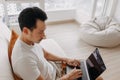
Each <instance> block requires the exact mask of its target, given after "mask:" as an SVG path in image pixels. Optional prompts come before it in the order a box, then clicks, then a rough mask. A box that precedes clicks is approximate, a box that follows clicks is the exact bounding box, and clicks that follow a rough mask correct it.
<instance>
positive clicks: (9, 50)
mask: <svg viewBox="0 0 120 80" xmlns="http://www.w3.org/2000/svg"><path fill="white" fill-rule="evenodd" d="M17 38H18V34H17V33H16V32H15V31H14V30H12V33H11V39H10V42H9V46H8V57H9V62H10V65H11V55H12V49H13V47H14V44H15V41H16V40H17ZM11 68H12V65H11ZM12 74H13V76H14V80H20V79H19V78H18V77H17V76H16V75H15V74H14V72H13V69H12Z"/></svg>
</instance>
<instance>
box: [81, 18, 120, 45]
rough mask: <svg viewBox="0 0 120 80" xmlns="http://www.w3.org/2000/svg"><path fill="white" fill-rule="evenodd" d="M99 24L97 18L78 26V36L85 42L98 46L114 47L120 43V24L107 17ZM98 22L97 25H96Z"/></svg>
mask: <svg viewBox="0 0 120 80" xmlns="http://www.w3.org/2000/svg"><path fill="white" fill-rule="evenodd" d="M107 20H108V21H106V24H104V27H103V25H100V23H99V22H98V21H100V20H97V19H94V20H93V21H88V22H87V23H85V24H82V25H81V26H80V38H81V39H82V40H83V41H85V42H86V43H88V44H90V45H93V46H98V47H115V46H117V45H119V44H120V26H119V24H118V23H117V22H116V21H115V20H113V19H111V18H109V19H107ZM98 24H99V25H98ZM101 24H102V23H101Z"/></svg>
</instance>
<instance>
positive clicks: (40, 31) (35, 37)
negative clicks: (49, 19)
mask: <svg viewBox="0 0 120 80" xmlns="http://www.w3.org/2000/svg"><path fill="white" fill-rule="evenodd" d="M45 29H46V26H45V22H43V21H41V20H37V22H36V28H34V29H33V30H32V31H30V32H29V40H30V41H32V42H33V43H39V42H40V41H41V40H42V39H43V38H44V37H45V33H44V31H45Z"/></svg>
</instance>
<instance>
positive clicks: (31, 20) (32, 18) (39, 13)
mask: <svg viewBox="0 0 120 80" xmlns="http://www.w3.org/2000/svg"><path fill="white" fill-rule="evenodd" d="M38 19H39V20H41V21H45V20H46V19H47V15H46V13H45V12H44V11H43V10H41V9H40V8H38V7H29V8H26V9H24V10H23V11H22V12H21V13H20V14H19V17H18V22H19V26H20V29H21V31H22V30H23V27H27V28H28V29H30V30H33V29H34V28H36V21H37V20H38Z"/></svg>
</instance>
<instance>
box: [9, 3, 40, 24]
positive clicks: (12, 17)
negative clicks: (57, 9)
mask: <svg viewBox="0 0 120 80" xmlns="http://www.w3.org/2000/svg"><path fill="white" fill-rule="evenodd" d="M30 6H37V7H40V6H39V3H38V2H36V3H33V2H26V3H13V2H12V3H7V14H8V24H9V25H15V24H16V23H18V14H19V13H20V11H21V10H23V9H24V8H26V7H30Z"/></svg>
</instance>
